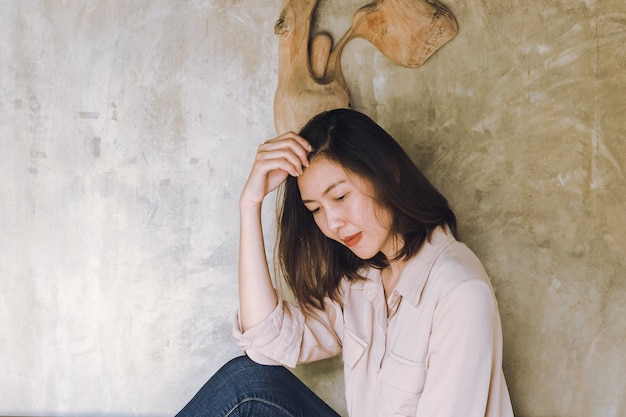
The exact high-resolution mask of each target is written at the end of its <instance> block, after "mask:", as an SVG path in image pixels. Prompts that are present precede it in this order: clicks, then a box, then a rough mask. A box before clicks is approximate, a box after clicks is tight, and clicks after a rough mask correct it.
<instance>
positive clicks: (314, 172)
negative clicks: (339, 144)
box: [297, 158, 367, 200]
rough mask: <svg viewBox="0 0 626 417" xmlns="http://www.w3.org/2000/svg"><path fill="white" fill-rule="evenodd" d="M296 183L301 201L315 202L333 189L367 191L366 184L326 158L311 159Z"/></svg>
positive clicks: (355, 175) (357, 176)
mask: <svg viewBox="0 0 626 417" xmlns="http://www.w3.org/2000/svg"><path fill="white" fill-rule="evenodd" d="M297 181H298V188H299V189H300V195H301V196H302V199H303V200H317V199H319V198H321V197H323V196H324V194H325V193H327V192H329V191H330V190H332V189H334V188H340V187H352V188H354V187H356V188H358V189H359V190H362V191H365V189H367V182H366V181H365V180H364V179H362V178H361V177H360V176H359V175H357V174H354V173H351V172H349V171H347V170H346V169H345V168H344V167H342V166H341V165H339V164H338V163H337V162H334V161H331V160H329V159H327V158H313V159H312V160H311V161H310V165H309V166H308V167H307V168H305V169H304V172H303V174H302V175H300V176H299V177H298V180H297ZM364 187H365V188H364Z"/></svg>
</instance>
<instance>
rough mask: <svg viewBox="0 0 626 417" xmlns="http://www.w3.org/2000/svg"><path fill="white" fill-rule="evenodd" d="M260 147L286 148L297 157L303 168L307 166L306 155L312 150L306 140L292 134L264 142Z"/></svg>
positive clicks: (288, 133) (285, 134)
mask: <svg viewBox="0 0 626 417" xmlns="http://www.w3.org/2000/svg"><path fill="white" fill-rule="evenodd" d="M261 146H262V147H263V148H264V149H282V148H284V147H288V148H289V149H291V150H292V151H293V152H295V153H296V154H297V155H298V157H299V158H300V160H301V161H302V165H304V166H308V161H309V158H308V155H309V153H310V152H311V151H312V150H313V147H312V146H311V144H310V143H309V142H307V140H306V139H304V138H303V137H302V136H299V135H297V134H295V133H294V132H287V133H284V134H282V135H280V136H277V137H275V138H273V139H270V140H268V141H265V142H264V143H263V144H262V145H261Z"/></svg>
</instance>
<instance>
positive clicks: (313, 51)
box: [274, 0, 458, 133]
mask: <svg viewBox="0 0 626 417" xmlns="http://www.w3.org/2000/svg"><path fill="white" fill-rule="evenodd" d="M316 4H317V0H283V7H282V12H281V16H280V18H279V19H278V21H277V22H276V26H275V28H274V30H275V32H276V34H278V35H280V43H279V64H278V86H277V89H276V95H275V97H274V122H275V126H276V131H277V132H278V133H283V132H286V131H289V130H293V131H296V132H297V131H298V130H299V129H300V128H301V127H302V126H303V125H304V123H306V121H307V120H309V119H310V118H311V117H312V116H314V115H315V114H317V113H319V112H321V111H324V110H330V109H334V108H347V107H350V100H349V94H348V90H347V89H346V86H345V83H344V81H343V76H342V74H341V52H342V51H343V48H344V47H345V45H346V44H347V43H348V42H349V41H350V40H352V39H354V38H363V39H366V40H367V41H369V42H371V43H372V44H373V45H374V46H376V48H378V50H379V51H380V52H382V53H383V54H384V55H385V56H386V57H388V58H389V59H390V60H392V61H393V62H395V63H396V64H399V65H402V66H405V67H409V68H417V67H419V66H421V65H422V64H424V62H426V60H427V59H428V58H429V57H430V56H432V54H433V53H435V51H437V50H438V49H439V48H440V47H441V46H443V45H444V44H446V43H447V42H448V41H450V40H451V39H452V38H453V37H454V36H455V35H456V33H457V31H458V26H457V23H456V20H455V18H454V16H453V15H452V13H450V11H449V10H448V9H446V8H445V7H444V6H443V5H442V4H440V3H439V2H438V1H437V0H377V1H374V2H371V3H369V4H367V5H366V6H363V7H362V8H360V9H359V10H358V11H357V12H356V13H355V15H354V18H353V19H352V26H351V27H350V29H349V30H348V31H347V32H346V34H345V35H344V36H343V37H342V38H341V39H340V40H339V41H338V42H337V45H336V46H335V47H334V48H333V47H332V40H331V39H330V37H329V36H328V35H326V34H319V35H316V36H315V37H313V39H310V29H311V16H312V14H313V11H314V9H315V6H316Z"/></svg>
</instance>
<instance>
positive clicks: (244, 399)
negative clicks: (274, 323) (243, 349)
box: [176, 356, 340, 417]
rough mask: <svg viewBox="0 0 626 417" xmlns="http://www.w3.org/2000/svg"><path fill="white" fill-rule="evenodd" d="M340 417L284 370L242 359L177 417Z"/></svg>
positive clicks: (216, 377) (217, 375)
mask: <svg viewBox="0 0 626 417" xmlns="http://www.w3.org/2000/svg"><path fill="white" fill-rule="evenodd" d="M227 416H228V417H243V416H249V417H270V416H273V417H276V416H280V417H312V416H320V417H340V416H339V414H337V413H336V412H335V411H334V410H333V409H332V408H330V407H329V406H328V405H327V404H326V403H325V402H324V401H322V400H321V399H320V398H319V397H318V396H317V395H315V394H314V393H313V391H311V390H310V389H309V388H307V387H306V385H304V384H303V383H302V382H301V381H300V380H299V379H298V378H297V377H296V376H295V375H294V374H292V373H291V372H290V371H288V370H287V369H285V368H283V367H282V366H265V365H259V364H257V363H256V362H253V361H252V360H251V359H249V358H248V357H247V356H240V357H238V358H235V359H233V360H231V361H230V362H228V363H227V364H226V365H224V366H223V367H222V368H220V369H219V370H218V371H217V372H216V373H215V375H213V376H212V377H211V379H209V381H208V382H207V383H206V384H205V385H204V386H203V387H202V388H201V389H200V391H198V393H197V394H196V395H195V396H194V397H193V398H192V399H191V401H189V403H188V404H187V405H186V406H185V408H183V409H182V410H181V411H180V413H178V414H177V415H176V417H227Z"/></svg>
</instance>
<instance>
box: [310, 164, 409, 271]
mask: <svg viewBox="0 0 626 417" xmlns="http://www.w3.org/2000/svg"><path fill="white" fill-rule="evenodd" d="M298 188H299V189H300V194H301V196H302V202H303V203H304V205H305V206H306V208H307V209H308V210H309V211H311V212H312V213H313V218H314V219H315V223H316V224H317V226H318V227H319V228H320V230H321V231H322V233H323V234H324V235H325V236H326V237H328V238H330V239H333V240H335V241H337V242H339V243H341V244H342V245H345V246H347V247H348V248H349V249H350V250H351V251H352V252H353V253H354V254H355V255H356V256H358V257H359V258H361V259H370V258H372V257H374V256H375V255H376V254H377V253H378V252H382V253H383V254H385V255H386V256H387V258H389V259H390V258H392V257H394V256H395V252H396V243H397V242H396V240H395V239H394V237H393V236H392V235H391V232H390V226H391V213H390V212H389V210H387V209H385V208H383V207H382V206H381V205H380V204H378V203H377V202H376V200H375V199H374V198H373V196H374V193H373V190H372V187H371V184H370V183H369V181H366V180H365V179H363V178H361V177H360V176H358V175H356V174H352V173H349V172H346V170H345V169H344V168H343V167H341V165H339V164H337V163H335V162H332V161H329V160H328V159H326V158H324V157H317V158H313V159H312V160H311V161H310V166H309V167H308V168H305V169H304V173H303V174H302V175H300V176H299V177H298Z"/></svg>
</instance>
